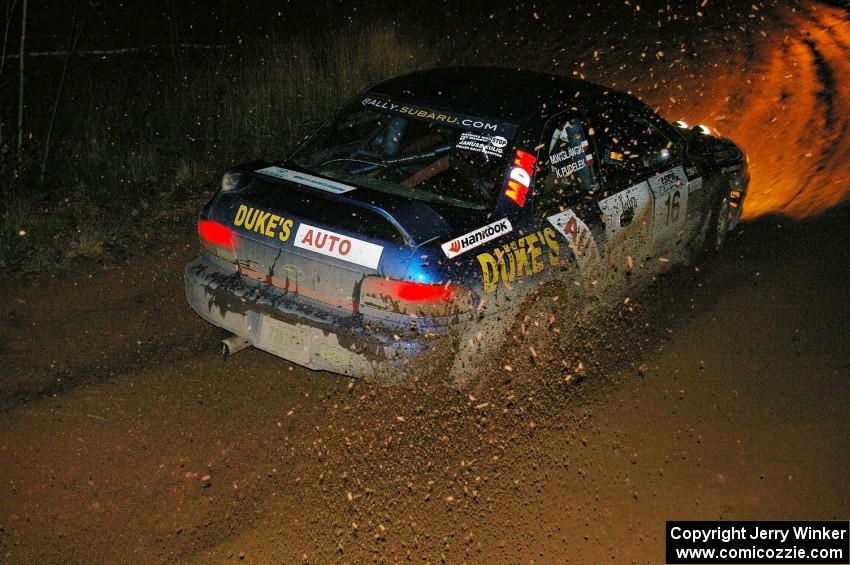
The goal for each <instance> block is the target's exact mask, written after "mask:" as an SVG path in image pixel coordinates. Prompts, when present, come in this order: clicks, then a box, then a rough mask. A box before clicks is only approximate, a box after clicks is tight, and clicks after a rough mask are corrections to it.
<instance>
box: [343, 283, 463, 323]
mask: <svg viewBox="0 0 850 565" xmlns="http://www.w3.org/2000/svg"><path fill="white" fill-rule="evenodd" d="M360 302H361V303H362V304H364V305H366V306H372V307H375V308H380V309H382V310H389V311H391V312H396V313H399V314H407V315H411V316H432V317H442V316H449V315H452V314H457V313H459V312H463V311H467V310H469V309H470V308H471V302H470V296H469V292H468V291H466V290H465V289H463V288H461V287H459V286H455V285H451V284H427V283H419V282H412V281H399V280H395V279H386V278H383V277H366V278H365V279H363V284H362V286H361V288H360Z"/></svg>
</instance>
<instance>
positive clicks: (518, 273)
mask: <svg viewBox="0 0 850 565" xmlns="http://www.w3.org/2000/svg"><path fill="white" fill-rule="evenodd" d="M544 253H546V255H547V260H546V261H544V260H543V259H542V257H541V256H542V255H543V254H544ZM559 254H560V247H559V246H558V241H557V234H556V233H555V230H553V229H552V228H549V227H546V228H543V229H542V230H540V231H538V232H535V233H532V234H529V235H526V236H524V237H520V238H519V239H515V240H513V241H511V242H510V243H506V244H504V245H502V246H499V247H496V248H494V249H491V250H490V251H489V252H484V253H479V254H478V256H477V259H478V263H479V264H480V265H481V278H482V280H483V282H484V292H486V293H490V292H493V291H495V290H496V289H497V288H498V287H499V283H500V282H501V283H502V284H504V285H506V286H510V284H511V283H512V282H514V281H515V280H516V279H517V278H518V277H523V276H526V275H528V276H534V275H536V274H538V273H540V272H542V271H543V269H545V268H546V263H547V262H548V264H549V265H550V266H552V267H556V266H557V265H558V256H559Z"/></svg>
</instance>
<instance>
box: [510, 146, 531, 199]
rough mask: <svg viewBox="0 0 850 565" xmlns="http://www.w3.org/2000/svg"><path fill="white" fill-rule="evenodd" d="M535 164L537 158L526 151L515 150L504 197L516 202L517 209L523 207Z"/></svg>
mask: <svg viewBox="0 0 850 565" xmlns="http://www.w3.org/2000/svg"><path fill="white" fill-rule="evenodd" d="M536 162H537V157H535V156H534V155H532V154H531V153H528V152H527V151H523V150H522V149H517V150H516V153H514V160H513V164H512V165H511V169H510V173H509V176H508V182H507V183H506V185H505V196H507V197H508V198H510V199H511V200H513V201H514V202H516V204H517V206H519V207H523V206H525V197H526V195H527V194H528V187H529V186H531V177H532V176H533V175H534V163H536Z"/></svg>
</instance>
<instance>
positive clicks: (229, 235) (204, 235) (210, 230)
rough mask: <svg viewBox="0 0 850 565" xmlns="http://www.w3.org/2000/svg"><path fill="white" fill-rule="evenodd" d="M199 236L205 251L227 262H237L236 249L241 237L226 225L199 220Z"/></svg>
mask: <svg viewBox="0 0 850 565" xmlns="http://www.w3.org/2000/svg"><path fill="white" fill-rule="evenodd" d="M198 235H199V236H200V238H201V245H203V246H204V249H206V250H207V251H209V252H210V253H212V254H214V255H217V256H218V257H221V258H222V259H224V260H225V261H230V262H231V263H235V262H236V247H238V245H239V236H237V235H236V232H235V231H233V230H232V229H230V228H229V227H227V226H225V225H224V224H220V223H218V222H214V221H212V220H203V219H201V220H198Z"/></svg>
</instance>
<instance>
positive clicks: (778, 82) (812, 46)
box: [687, 4, 850, 219]
mask: <svg viewBox="0 0 850 565" xmlns="http://www.w3.org/2000/svg"><path fill="white" fill-rule="evenodd" d="M787 23H788V25H787V26H786V27H785V29H783V30H780V33H779V34H777V35H776V36H775V37H770V38H767V40H766V41H763V42H761V43H760V46H759V48H758V49H757V50H756V52H755V53H753V54H751V55H750V56H748V57H747V59H746V60H745V61H743V62H742V64H741V66H740V67H739V68H738V69H734V68H733V65H728V66H726V72H725V73H724V74H723V75H721V76H717V77H714V78H713V79H712V82H713V87H712V94H713V95H716V94H719V93H722V94H723V95H724V97H723V98H722V99H720V100H716V101H713V103H704V104H703V105H702V106H703V109H702V111H700V112H699V115H690V116H687V118H688V119H689V121H691V123H695V122H698V121H701V122H702V123H705V124H707V125H709V126H711V127H712V128H714V129H716V130H717V131H718V132H720V134H722V135H723V136H725V137H729V138H731V139H732V140H734V141H735V142H736V143H738V144H739V145H740V146H741V147H742V148H743V149H744V151H745V152H746V153H747V156H748V159H749V165H750V175H751V182H750V188H749V193H748V196H747V199H746V201H745V204H744V218H745V219H752V218H756V217H759V216H762V215H765V214H773V213H780V214H784V215H787V216H790V217H792V218H795V219H799V218H804V217H808V216H812V215H815V214H818V213H820V212H823V211H825V210H827V209H829V208H831V207H833V206H835V205H836V204H838V203H840V202H842V201H843V200H845V199H846V198H847V196H848V193H850V122H848V119H850V118H848V116H850V112H849V111H850V21H848V19H847V15H846V12H843V11H841V10H839V9H837V8H830V7H828V6H824V5H821V4H818V5H814V4H811V5H806V4H802V5H801V6H800V7H799V8H798V9H796V10H795V11H794V12H793V13H792V14H789V20H788V22H787Z"/></svg>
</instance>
